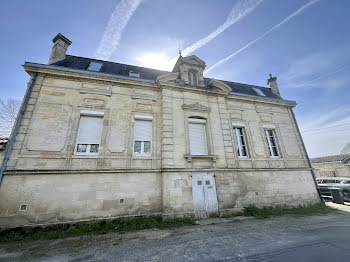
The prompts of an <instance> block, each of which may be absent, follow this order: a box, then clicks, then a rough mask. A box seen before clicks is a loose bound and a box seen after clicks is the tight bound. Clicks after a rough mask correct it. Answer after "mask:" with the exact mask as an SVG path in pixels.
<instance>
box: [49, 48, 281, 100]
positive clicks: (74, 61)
mask: <svg viewBox="0 0 350 262" xmlns="http://www.w3.org/2000/svg"><path fill="white" fill-rule="evenodd" d="M93 61H94V62H99V63H102V67H101V69H100V70H99V72H100V73H105V74H110V75H118V76H123V77H129V72H130V71H133V72H136V73H139V74H140V76H139V79H140V80H142V79H143V80H150V81H156V79H157V77H158V76H160V75H165V74H169V73H171V72H170V71H162V70H156V69H151V68H145V67H140V66H134V65H127V64H121V63H115V62H108V61H103V60H97V59H91V58H85V57H78V56H72V55H67V56H66V59H63V60H60V61H57V62H55V63H53V64H52V65H54V66H61V67H65V68H68V69H76V70H86V71H90V70H88V67H89V65H90V63H91V62H93ZM210 80H211V79H210V78H204V84H205V85H208V86H209V82H210ZM219 81H222V82H224V83H225V84H226V85H228V86H229V87H230V88H231V89H232V92H231V94H234V95H243V96H252V97H258V98H263V99H266V98H267V99H274V100H283V99H282V98H281V97H280V96H279V95H277V94H275V93H273V92H272V91H271V89H270V88H268V87H262V86H255V85H248V84H242V83H236V82H230V81H225V80H219ZM253 88H257V89H260V90H261V91H262V92H263V93H264V94H265V96H261V95H259V94H258V93H257V92H255V91H254V89H253Z"/></svg>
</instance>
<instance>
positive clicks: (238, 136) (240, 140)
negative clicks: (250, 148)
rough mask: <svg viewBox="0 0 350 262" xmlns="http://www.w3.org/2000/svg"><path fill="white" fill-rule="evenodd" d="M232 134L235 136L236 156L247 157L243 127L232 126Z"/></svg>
mask: <svg viewBox="0 0 350 262" xmlns="http://www.w3.org/2000/svg"><path fill="white" fill-rule="evenodd" d="M233 136H234V137H235V145H236V150H237V155H238V157H241V158H247V157H248V152H247V144H246V139H245V136H244V127H238V126H234V127H233Z"/></svg>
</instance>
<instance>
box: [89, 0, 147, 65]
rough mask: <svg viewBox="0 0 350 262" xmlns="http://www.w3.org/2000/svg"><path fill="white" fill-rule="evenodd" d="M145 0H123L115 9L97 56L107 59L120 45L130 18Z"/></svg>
mask: <svg viewBox="0 0 350 262" xmlns="http://www.w3.org/2000/svg"><path fill="white" fill-rule="evenodd" d="M142 1H143V0H121V1H120V2H119V3H118V4H117V6H116V7H115V9H114V12H113V13H112V15H111V17H110V19H109V21H108V24H107V27H106V29H105V31H104V33H103V37H102V39H101V41H100V44H99V47H98V49H97V51H96V53H95V56H96V57H97V58H99V59H103V60H107V59H109V58H110V57H111V55H112V54H113V52H114V51H115V50H116V49H117V47H118V45H119V41H120V38H121V36H122V33H123V31H124V29H125V27H126V25H127V24H128V22H129V20H130V18H131V17H132V15H133V14H134V12H135V11H136V9H137V8H138V7H139V5H140V4H141V2H142Z"/></svg>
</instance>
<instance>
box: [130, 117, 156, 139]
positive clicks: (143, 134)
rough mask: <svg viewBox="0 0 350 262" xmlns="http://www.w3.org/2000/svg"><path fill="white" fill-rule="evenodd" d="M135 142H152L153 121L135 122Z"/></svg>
mask: <svg viewBox="0 0 350 262" xmlns="http://www.w3.org/2000/svg"><path fill="white" fill-rule="evenodd" d="M134 130H135V131H134V132H135V135H134V141H152V121H144V120H135V127H134Z"/></svg>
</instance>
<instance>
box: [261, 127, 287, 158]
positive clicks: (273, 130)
mask: <svg viewBox="0 0 350 262" xmlns="http://www.w3.org/2000/svg"><path fill="white" fill-rule="evenodd" d="M267 130H272V134H273V138H274V140H275V144H276V145H275V147H276V150H277V156H272V155H271V151H270V149H271V147H270V142H269V140H268V139H267V137H266V132H265V131H267ZM263 138H264V141H265V142H264V143H265V145H266V146H267V153H268V156H269V157H270V158H271V159H281V158H282V153H281V145H280V142H279V141H280V139H279V136H278V134H277V128H276V125H275V124H265V125H263Z"/></svg>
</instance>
